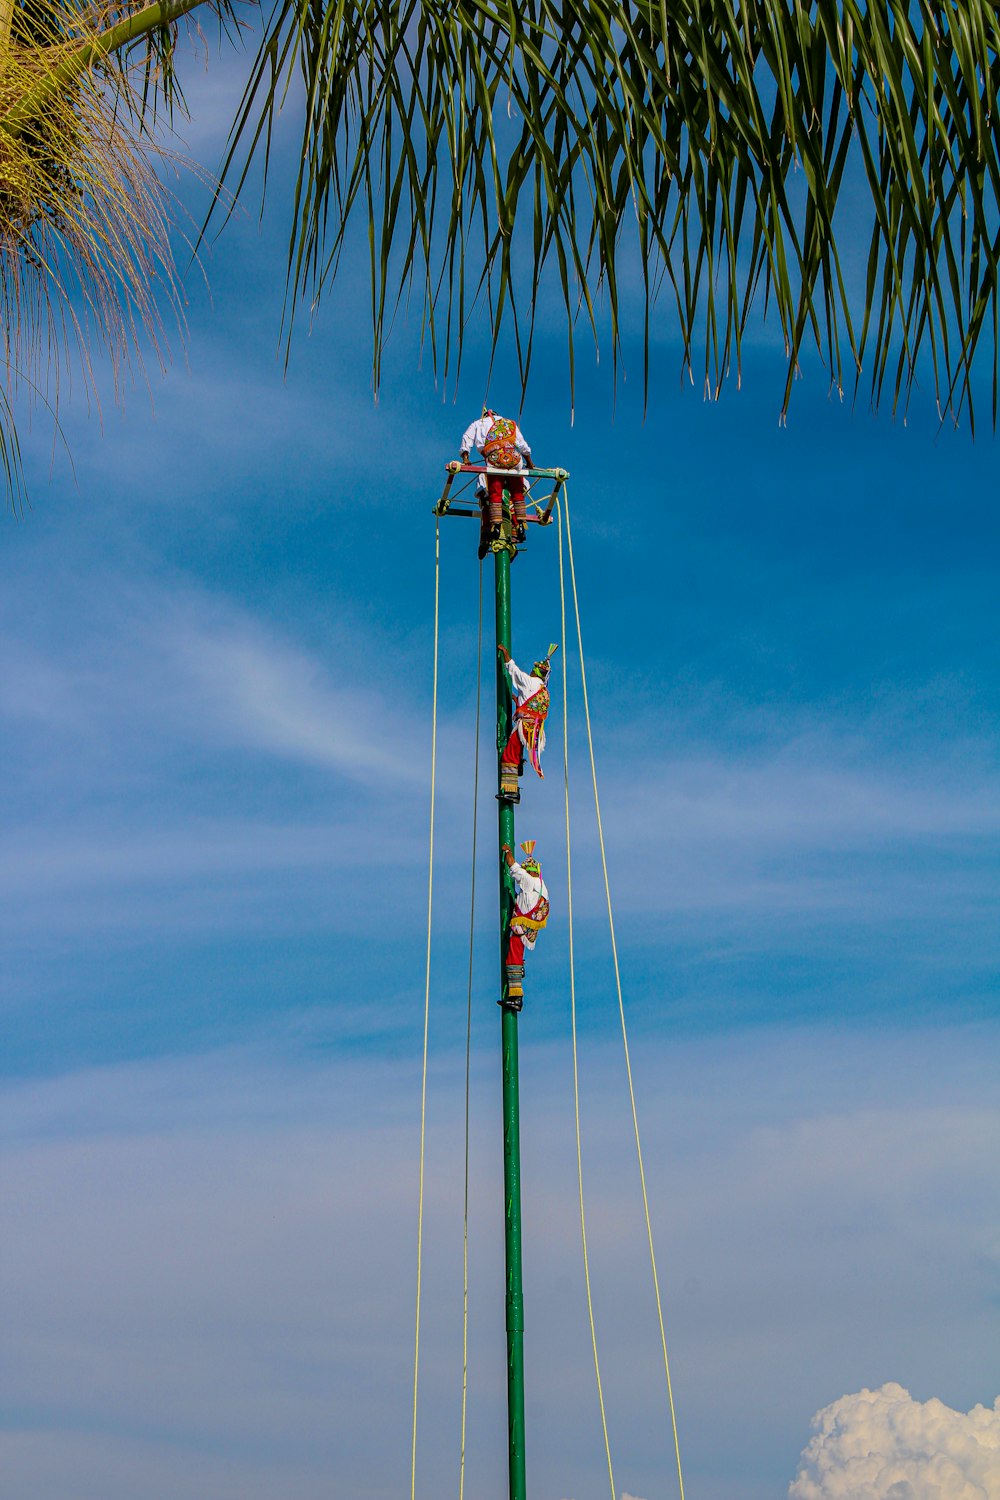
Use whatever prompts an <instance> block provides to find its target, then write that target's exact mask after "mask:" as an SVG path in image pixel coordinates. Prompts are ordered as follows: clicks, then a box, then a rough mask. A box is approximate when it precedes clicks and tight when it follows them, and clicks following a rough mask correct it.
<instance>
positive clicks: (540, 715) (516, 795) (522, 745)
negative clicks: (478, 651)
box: [497, 641, 558, 802]
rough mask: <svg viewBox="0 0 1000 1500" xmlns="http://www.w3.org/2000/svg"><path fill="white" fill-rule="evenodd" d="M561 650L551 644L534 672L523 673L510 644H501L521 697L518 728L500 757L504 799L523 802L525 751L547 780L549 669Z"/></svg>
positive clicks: (514, 688) (506, 666) (501, 797)
mask: <svg viewBox="0 0 1000 1500" xmlns="http://www.w3.org/2000/svg"><path fill="white" fill-rule="evenodd" d="M556 650H558V647H557V646H556V644H555V642H554V641H553V642H552V644H551V645H550V646H549V653H548V656H546V657H543V659H542V660H541V661H536V662H535V663H534V665H533V667H532V669H531V671H530V672H522V670H521V668H520V667H519V666H518V664H517V662H516V661H515V660H514V658H513V657H512V656H511V654H510V652H509V651H508V650H507V647H506V646H498V647H497V651H498V652H499V654H500V656H501V658H502V660H503V664H504V669H505V670H506V672H507V675H508V677H509V678H510V686H511V692H512V693H513V695H514V697H515V698H516V699H517V704H516V707H515V709H514V727H513V729H512V730H511V732H510V739H509V740H508V741H507V744H506V745H505V746H504V751H503V754H502V755H501V757H500V791H499V793H498V797H499V800H500V801H501V802H520V800H521V793H520V790H519V788H518V784H517V783H518V778H519V777H520V775H521V772H522V771H523V769H524V752H525V750H527V752H528V759H529V760H530V761H531V765H532V768H533V770H534V771H535V774H536V775H537V776H540V777H541V778H542V780H543V781H544V779H545V777H544V774H543V772H542V766H541V754H542V751H543V750H544V749H545V718H546V715H547V714H548V711H549V688H548V682H549V672H550V671H551V670H552V661H551V657H552V653H553V652H554V651H556Z"/></svg>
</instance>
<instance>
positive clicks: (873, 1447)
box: [788, 1382, 1000, 1500]
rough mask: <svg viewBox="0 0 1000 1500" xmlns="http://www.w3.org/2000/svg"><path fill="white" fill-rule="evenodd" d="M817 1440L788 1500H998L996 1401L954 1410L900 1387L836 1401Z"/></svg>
mask: <svg viewBox="0 0 1000 1500" xmlns="http://www.w3.org/2000/svg"><path fill="white" fill-rule="evenodd" d="M813 1427H814V1429H815V1435H814V1437H813V1438H812V1439H811V1440H810V1442H809V1444H808V1446H807V1447H806V1449H805V1450H804V1452H803V1454H802V1461H801V1466H800V1468H799V1472H798V1474H797V1476H796V1478H795V1480H794V1482H793V1483H792V1484H791V1486H790V1487H789V1491H788V1493H789V1497H790V1500H996V1497H997V1496H998V1495H1000V1397H998V1398H997V1400H996V1402H995V1404H994V1406H993V1408H992V1409H990V1408H988V1407H985V1406H974V1407H973V1408H972V1410H971V1411H970V1412H960V1411H954V1410H952V1408H951V1407H950V1406H945V1404H944V1402H943V1401H938V1400H937V1399H932V1400H930V1401H915V1400H914V1399H913V1397H912V1396H911V1395H910V1393H909V1391H906V1390H904V1389H903V1387H902V1386H901V1385H896V1384H895V1383H892V1382H890V1383H888V1384H886V1385H883V1386H882V1387H881V1388H880V1389H879V1390H877V1391H870V1390H862V1391H858V1392H857V1393H856V1394H855V1395H851V1396H841V1398H840V1400H839V1401H834V1402H833V1403H832V1404H831V1405H830V1406H827V1407H824V1408H823V1410H822V1411H820V1412H818V1413H817V1415H816V1416H815V1417H814V1418H813Z"/></svg>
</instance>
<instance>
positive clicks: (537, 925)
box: [500, 839, 549, 1010]
mask: <svg viewBox="0 0 1000 1500" xmlns="http://www.w3.org/2000/svg"><path fill="white" fill-rule="evenodd" d="M521 848H522V849H523V850H524V860H523V861H522V863H521V864H518V862H517V860H516V859H515V858H514V851H513V850H512V849H511V847H510V845H509V844H504V845H502V846H501V851H500V852H501V853H502V855H503V857H504V860H505V861H506V864H507V868H508V870H509V871H510V873H511V877H512V879H513V881H514V884H515V885H516V886H517V895H516V896H515V898H514V914H513V916H512V917H511V920H510V941H509V942H508V945H507V997H506V1001H504V1000H501V1001H500V1004H501V1005H503V1004H507V1005H509V1006H510V1007H511V1009H512V1010H520V1009H521V1007H522V1005H523V1004H524V955H525V952H528V953H530V952H531V951H532V950H533V948H534V946H535V939H536V938H537V937H538V934H539V933H540V932H541V930H542V928H543V927H544V926H545V924H546V922H547V921H548V919H549V892H548V888H547V886H546V884H545V881H544V880H543V879H542V867H541V865H540V864H539V863H538V861H537V859H535V857H534V853H535V840H534V839H528V840H527V842H525V843H523V844H522V845H521Z"/></svg>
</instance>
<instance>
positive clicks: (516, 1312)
mask: <svg viewBox="0 0 1000 1500" xmlns="http://www.w3.org/2000/svg"><path fill="white" fill-rule="evenodd" d="M494 559H495V569H496V611H497V645H498V646H506V648H507V650H508V651H509V650H510V553H509V552H508V551H507V549H506V548H503V549H502V550H500V551H498V552H495V553H494ZM510 728H511V703H510V688H509V685H508V678H507V673H506V672H505V671H504V666H503V662H502V661H501V660H500V653H499V651H498V652H497V789H498V790H499V786H500V752H501V750H502V748H503V746H504V745H505V744H506V743H507V738H508V736H509V734H510ZM499 809H500V811H499V815H498V823H499V835H500V838H499V842H500V844H501V845H503V844H509V845H510V847H511V848H513V847H514V809H513V807H512V806H511V805H510V803H509V802H500V803H499ZM512 906H513V902H512V900H511V895H510V887H509V885H508V881H507V873H506V865H505V862H504V858H503V855H502V854H501V855H500V1000H501V1010H500V1018H501V1020H500V1026H501V1045H502V1052H503V1183H504V1205H505V1209H504V1213H505V1235H504V1239H505V1250H506V1267H507V1435H508V1466H509V1473H510V1500H525V1496H526V1486H525V1477H524V1295H523V1291H522V1287H521V1126H520V1110H519V1103H518V1080H517V1011H515V1010H512V1009H511V1007H510V1006H509V1005H508V1004H507V1003H506V1002H507V965H506V959H507V942H508V937H509V932H510V916H511V909H512Z"/></svg>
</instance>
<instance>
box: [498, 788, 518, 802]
mask: <svg viewBox="0 0 1000 1500" xmlns="http://www.w3.org/2000/svg"><path fill="white" fill-rule="evenodd" d="M520 800H521V788H520V787H518V788H517V790H516V791H513V792H506V791H505V792H497V801H498V802H510V803H511V804H514V803H515V802H520Z"/></svg>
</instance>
